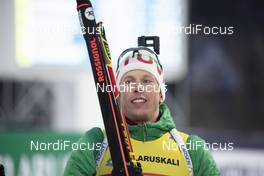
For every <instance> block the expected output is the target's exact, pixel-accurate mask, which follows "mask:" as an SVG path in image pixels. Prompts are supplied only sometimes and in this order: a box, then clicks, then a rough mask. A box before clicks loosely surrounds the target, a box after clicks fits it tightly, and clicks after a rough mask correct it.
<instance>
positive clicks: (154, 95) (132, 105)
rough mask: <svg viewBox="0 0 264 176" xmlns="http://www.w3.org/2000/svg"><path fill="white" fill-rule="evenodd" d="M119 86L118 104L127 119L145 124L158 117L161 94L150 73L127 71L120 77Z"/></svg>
mask: <svg viewBox="0 0 264 176" xmlns="http://www.w3.org/2000/svg"><path fill="white" fill-rule="evenodd" d="M120 85H121V86H120V104H121V106H122V108H123V110H124V113H125V115H126V117H127V118H129V119H132V120H135V121H137V122H147V121H150V119H153V118H154V119H156V118H157V117H158V115H159V104H160V100H161V93H160V87H159V85H158V83H157V81H156V79H155V77H154V76H153V75H152V74H151V73H149V72H146V71H143V70H132V71H129V72H127V73H126V74H125V75H124V76H123V77H122V80H121V82H120ZM122 86H123V87H122Z"/></svg>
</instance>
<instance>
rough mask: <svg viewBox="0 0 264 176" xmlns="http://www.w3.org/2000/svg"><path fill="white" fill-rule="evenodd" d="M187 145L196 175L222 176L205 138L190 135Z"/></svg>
mask: <svg viewBox="0 0 264 176" xmlns="http://www.w3.org/2000/svg"><path fill="white" fill-rule="evenodd" d="M186 147H187V148H188V149H189V154H190V157H191V159H192V163H193V173H194V176H205V175H206V176H220V172H219V169H218V168H217V165H216V163H215V160H214V158H213V156H212V155H211V153H210V151H209V150H208V147H207V146H206V143H205V141H204V140H203V139H201V138H200V137H198V136H195V135H190V136H189V137H188V139H187V143H186Z"/></svg>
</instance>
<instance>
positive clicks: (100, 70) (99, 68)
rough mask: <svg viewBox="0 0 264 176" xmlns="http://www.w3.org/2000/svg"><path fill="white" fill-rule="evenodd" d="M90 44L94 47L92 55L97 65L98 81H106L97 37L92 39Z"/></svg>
mask: <svg viewBox="0 0 264 176" xmlns="http://www.w3.org/2000/svg"><path fill="white" fill-rule="evenodd" d="M90 46H91V48H92V56H93V60H94V64H95V67H96V74H97V78H98V82H103V81H104V74H103V68H102V63H101V60H100V55H99V52H98V46H97V43H96V39H95V37H94V38H93V39H92V40H91V41H90Z"/></svg>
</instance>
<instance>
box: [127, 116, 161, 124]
mask: <svg viewBox="0 0 264 176" xmlns="http://www.w3.org/2000/svg"><path fill="white" fill-rule="evenodd" d="M158 120H159V117H152V118H150V119H148V120H136V119H131V118H129V117H126V122H127V123H128V124H129V125H138V124H143V123H147V122H157V121H158Z"/></svg>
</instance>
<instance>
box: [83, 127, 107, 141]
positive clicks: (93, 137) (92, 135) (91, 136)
mask: <svg viewBox="0 0 264 176" xmlns="http://www.w3.org/2000/svg"><path fill="white" fill-rule="evenodd" d="M103 140H104V133H103V131H102V129H101V128H99V127H94V128H92V129H90V130H88V131H86V132H85V133H84V135H83V136H82V137H81V139H80V140H79V141H80V142H85V141H90V142H101V141H103Z"/></svg>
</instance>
